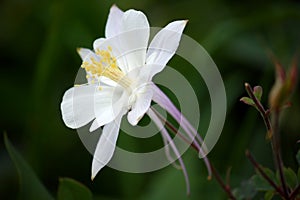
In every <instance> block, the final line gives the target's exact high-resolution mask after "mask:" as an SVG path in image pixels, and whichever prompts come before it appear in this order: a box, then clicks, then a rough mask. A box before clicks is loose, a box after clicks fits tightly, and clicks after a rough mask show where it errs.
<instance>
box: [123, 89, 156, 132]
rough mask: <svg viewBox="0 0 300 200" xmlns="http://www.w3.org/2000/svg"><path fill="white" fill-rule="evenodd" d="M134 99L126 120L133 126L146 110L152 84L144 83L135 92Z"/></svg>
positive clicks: (149, 102) (150, 96) (149, 100)
mask: <svg viewBox="0 0 300 200" xmlns="http://www.w3.org/2000/svg"><path fill="white" fill-rule="evenodd" d="M133 95H136V96H135V97H136V101H135V103H134V104H133V105H132V108H131V111H130V112H129V113H128V115H127V119H128V122H129V123H130V124H131V125H133V126H135V125H137V123H138V122H139V121H140V119H142V117H143V116H144V114H145V113H146V112H147V111H148V109H149V107H150V105H151V100H152V96H153V91H152V84H147V85H144V86H142V87H140V88H138V89H137V91H136V92H135V94H133Z"/></svg>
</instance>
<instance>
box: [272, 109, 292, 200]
mask: <svg viewBox="0 0 300 200" xmlns="http://www.w3.org/2000/svg"><path fill="white" fill-rule="evenodd" d="M273 121H274V122H273V131H274V134H273V137H272V140H271V143H272V148H273V153H274V157H275V161H276V164H277V169H278V171H279V176H280V182H281V185H282V188H283V191H284V194H285V197H288V196H289V193H288V188H287V185H286V180H285V177H284V173H283V161H282V156H281V148H280V135H279V131H278V130H279V111H275V113H274V120H273Z"/></svg>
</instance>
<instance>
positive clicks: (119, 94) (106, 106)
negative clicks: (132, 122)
mask: <svg viewBox="0 0 300 200" xmlns="http://www.w3.org/2000/svg"><path fill="white" fill-rule="evenodd" d="M127 102H128V96H127V93H126V92H124V91H123V90H122V89H121V88H113V87H103V88H102V90H101V91H100V92H99V95H96V96H95V115H96V119H95V120H94V122H93V123H92V125H91V127H90V132H92V131H94V130H96V129H97V128H99V127H100V126H103V125H105V124H108V123H110V122H112V121H113V120H115V119H116V117H117V116H119V115H120V112H121V111H122V110H123V108H124V106H125V105H126V106H127Z"/></svg>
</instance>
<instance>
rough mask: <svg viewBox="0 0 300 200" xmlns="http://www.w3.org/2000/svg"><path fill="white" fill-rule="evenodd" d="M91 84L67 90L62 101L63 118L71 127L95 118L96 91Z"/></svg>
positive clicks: (81, 124)
mask: <svg viewBox="0 0 300 200" xmlns="http://www.w3.org/2000/svg"><path fill="white" fill-rule="evenodd" d="M95 90H96V87H94V86H91V85H85V86H79V87H73V88H71V89H69V90H67V91H66V92H65V94H64V96H63V100H62V103H61V112H62V118H63V121H64V122H65V124H66V126H68V127H69V128H74V129H75V128H79V127H82V126H84V125H86V124H87V123H89V122H90V121H91V120H93V119H94V118H95V112H94V93H95Z"/></svg>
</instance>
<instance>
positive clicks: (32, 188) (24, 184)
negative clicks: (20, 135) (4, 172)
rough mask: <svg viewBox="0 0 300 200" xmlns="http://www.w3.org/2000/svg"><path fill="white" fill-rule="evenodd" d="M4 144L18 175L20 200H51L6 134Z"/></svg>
mask: <svg viewBox="0 0 300 200" xmlns="http://www.w3.org/2000/svg"><path fill="white" fill-rule="evenodd" d="M4 143H5V146H6V149H7V151H8V153H9V155H10V157H11V159H12V161H13V162H14V164H15V166H16V168H17V171H18V174H19V178H20V197H21V199H25V200H26V199H28V200H35V199H43V200H53V197H52V196H51V195H50V194H49V192H48V191H47V190H46V188H45V187H44V186H43V185H42V183H41V182H40V181H39V179H38V178H37V176H36V175H35V173H34V172H33V170H32V169H31V167H30V166H29V165H28V164H27V162H26V161H25V160H24V159H23V158H22V156H21V155H20V154H19V153H18V152H17V150H16V149H15V148H14V147H13V146H12V144H11V143H10V141H9V139H8V138H7V135H6V134H4Z"/></svg>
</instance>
